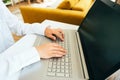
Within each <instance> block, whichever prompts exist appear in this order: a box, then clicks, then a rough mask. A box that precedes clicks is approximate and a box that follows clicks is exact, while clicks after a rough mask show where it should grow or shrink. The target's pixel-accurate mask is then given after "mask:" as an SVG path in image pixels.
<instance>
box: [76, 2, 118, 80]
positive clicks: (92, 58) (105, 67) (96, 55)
mask: <svg viewBox="0 0 120 80" xmlns="http://www.w3.org/2000/svg"><path fill="white" fill-rule="evenodd" d="M78 32H79V34H80V38H81V43H82V48H83V52H84V56H85V60H86V64H87V68H88V73H89V77H90V80H104V79H106V78H107V77H108V76H110V75H111V74H112V73H114V72H115V71H116V70H118V69H119V68H120V6H119V5H118V4H116V3H114V2H112V1H110V0H97V1H96V2H95V3H94V4H93V6H92V8H91V9H90V11H89V12H88V14H87V16H86V18H85V19H84V20H83V22H82V23H81V25H80V28H79V29H78Z"/></svg>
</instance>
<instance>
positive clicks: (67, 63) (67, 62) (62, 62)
mask: <svg viewBox="0 0 120 80" xmlns="http://www.w3.org/2000/svg"><path fill="white" fill-rule="evenodd" d="M68 37H69V36H68ZM66 41H67V39H65V41H64V42H61V41H59V40H57V41H56V43H58V44H59V45H61V46H63V47H64V48H65V49H66V50H67V52H68V53H67V54H66V55H65V56H63V57H62V58H52V59H49V63H48V64H49V65H48V73H47V75H49V76H58V77H71V74H72V67H71V65H72V64H71V55H70V54H69V49H68V47H67V46H68V45H69V44H70V43H69V42H66Z"/></svg>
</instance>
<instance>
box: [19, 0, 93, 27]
mask: <svg viewBox="0 0 120 80" xmlns="http://www.w3.org/2000/svg"><path fill="white" fill-rule="evenodd" d="M93 2H94V0H63V1H62V2H61V3H60V4H59V5H58V6H57V7H56V8H50V7H46V8H40V7H33V6H21V7H20V10H21V13H22V16H23V19H24V22H26V23H33V22H42V21H44V20H45V19H49V20H55V21H60V22H65V23H70V24H76V25H79V24H80V23H81V22H82V20H83V19H84V17H85V16H86V14H87V12H88V11H89V9H90V7H91V6H92V4H93Z"/></svg>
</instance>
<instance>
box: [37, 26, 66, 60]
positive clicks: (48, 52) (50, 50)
mask: <svg viewBox="0 0 120 80" xmlns="http://www.w3.org/2000/svg"><path fill="white" fill-rule="evenodd" d="M45 36H46V37H48V38H50V39H52V40H56V39H57V38H59V39H60V40H61V41H64V33H63V32H62V30H61V29H51V28H46V30H45ZM35 48H36V49H37V51H38V53H39V55H40V58H44V59H48V58H52V57H62V56H64V55H65V54H66V50H65V49H64V48H63V47H62V46H60V45H58V44H57V43H46V44H43V45H40V46H36V47H35Z"/></svg>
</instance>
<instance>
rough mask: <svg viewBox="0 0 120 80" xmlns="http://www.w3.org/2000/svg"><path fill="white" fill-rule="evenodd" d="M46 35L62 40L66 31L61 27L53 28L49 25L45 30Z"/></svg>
mask: <svg viewBox="0 0 120 80" xmlns="http://www.w3.org/2000/svg"><path fill="white" fill-rule="evenodd" d="M45 36H46V37H48V38H50V39H52V40H56V39H57V38H59V39H60V40H61V41H63V40H64V33H63V31H62V30H61V29H51V28H49V27H47V28H46V30H45Z"/></svg>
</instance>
